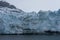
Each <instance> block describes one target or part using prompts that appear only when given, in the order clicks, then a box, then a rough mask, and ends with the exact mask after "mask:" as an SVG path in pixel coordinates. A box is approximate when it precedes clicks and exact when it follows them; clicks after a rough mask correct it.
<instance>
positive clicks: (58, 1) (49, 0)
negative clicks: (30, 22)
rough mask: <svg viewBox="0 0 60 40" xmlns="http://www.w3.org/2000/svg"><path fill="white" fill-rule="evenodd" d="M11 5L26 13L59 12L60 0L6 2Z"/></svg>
mask: <svg viewBox="0 0 60 40" xmlns="http://www.w3.org/2000/svg"><path fill="white" fill-rule="evenodd" d="M6 1H7V2H9V3H10V4H13V5H15V6H16V7H17V8H19V9H22V10H23V11H26V12H31V11H36V12H38V11H39V10H44V11H47V10H52V11H53V10H58V9H59V8H60V0H6Z"/></svg>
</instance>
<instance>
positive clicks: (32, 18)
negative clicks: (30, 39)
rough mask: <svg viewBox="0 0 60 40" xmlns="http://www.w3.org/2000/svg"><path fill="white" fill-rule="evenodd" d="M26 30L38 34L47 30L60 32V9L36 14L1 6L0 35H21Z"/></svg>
mask: <svg viewBox="0 0 60 40" xmlns="http://www.w3.org/2000/svg"><path fill="white" fill-rule="evenodd" d="M26 29H27V30H30V31H31V32H38V33H39V32H45V31H47V30H51V31H59V32H60V9H59V10H57V11H50V10H49V11H42V10H40V11H39V12H38V13H36V12H24V11H23V10H21V9H18V8H9V7H2V6H0V34H1V33H5V34H15V33H17V34H21V33H23V32H24V31H27V30H26ZM30 31H29V32H30ZM27 32H28V31H27Z"/></svg>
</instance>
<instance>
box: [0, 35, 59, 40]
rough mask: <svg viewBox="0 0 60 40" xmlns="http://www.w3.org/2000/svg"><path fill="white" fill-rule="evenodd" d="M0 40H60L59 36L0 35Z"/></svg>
mask: <svg viewBox="0 0 60 40" xmlns="http://www.w3.org/2000/svg"><path fill="white" fill-rule="evenodd" d="M0 40H60V35H0Z"/></svg>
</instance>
